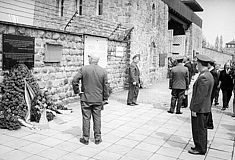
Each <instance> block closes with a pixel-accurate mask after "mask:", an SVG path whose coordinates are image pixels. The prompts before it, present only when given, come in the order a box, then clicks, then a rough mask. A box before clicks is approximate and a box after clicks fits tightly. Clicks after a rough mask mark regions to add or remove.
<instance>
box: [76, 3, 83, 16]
mask: <svg viewBox="0 0 235 160" xmlns="http://www.w3.org/2000/svg"><path fill="white" fill-rule="evenodd" d="M78 1H79V3H78ZM75 10H76V11H77V12H78V15H82V0H75Z"/></svg>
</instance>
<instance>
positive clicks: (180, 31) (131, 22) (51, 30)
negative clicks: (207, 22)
mask: <svg viewBox="0 0 235 160" xmlns="http://www.w3.org/2000/svg"><path fill="white" fill-rule="evenodd" d="M11 1H12V2H13V1H15V0H11ZM11 1H10V2H11ZM30 1H32V0H30ZM1 3H3V2H1ZM25 3H27V1H25ZM28 5H29V4H28ZM33 7H34V8H33V14H32V13H31V12H30V13H31V14H30V16H32V17H33V25H32V24H30V26H31V27H30V26H20V27H18V26H19V25H18V24H14V25H12V24H11V23H3V22H2V23H3V24H2V25H1V28H4V27H5V29H1V34H15V35H24V36H30V37H35V62H34V68H33V72H34V75H35V76H36V77H37V78H38V82H39V84H40V86H41V88H42V89H46V90H49V91H50V92H51V93H53V94H52V95H53V96H54V97H53V98H54V99H55V100H59V101H64V100H66V99H70V97H74V95H73V93H72V91H71V78H72V77H73V76H74V74H76V71H77V70H78V68H79V67H81V66H82V65H84V64H87V62H86V61H87V55H88V54H89V53H90V52H95V53H96V54H99V55H100V56H101V62H100V65H101V66H103V67H104V68H106V69H107V71H108V77H109V82H110V86H111V88H112V89H113V90H114V91H116V90H121V89H123V88H125V86H126V84H127V83H126V76H127V75H126V73H125V70H126V68H127V67H128V65H129V63H130V61H131V58H132V57H133V55H135V54H140V59H141V61H140V64H139V68H140V70H141V79H142V81H143V83H144V86H148V85H151V84H153V83H156V82H157V81H158V80H163V79H166V77H167V76H166V75H167V67H168V65H167V62H168V58H169V57H174V56H177V55H187V56H190V57H191V58H193V57H194V56H195V55H196V53H200V52H201V51H202V43H201V42H202V30H201V26H202V20H201V19H200V18H199V17H198V16H197V15H196V14H195V13H194V12H197V11H202V8H201V7H200V5H199V4H197V3H196V1H190V0H186V1H180V0H40V1H39V0H34V4H33ZM31 11H32V10H31ZM16 16H18V17H20V14H17V15H16ZM32 17H30V18H31V19H32ZM11 29H12V31H11ZM1 53H2V54H3V51H2V50H1ZM0 60H1V59H0Z"/></svg>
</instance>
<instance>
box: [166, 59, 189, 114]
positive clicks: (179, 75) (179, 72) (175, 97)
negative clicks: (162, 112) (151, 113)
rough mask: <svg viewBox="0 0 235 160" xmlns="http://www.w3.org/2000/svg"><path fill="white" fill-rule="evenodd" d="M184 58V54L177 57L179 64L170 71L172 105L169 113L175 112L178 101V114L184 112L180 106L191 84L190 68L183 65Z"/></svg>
mask: <svg viewBox="0 0 235 160" xmlns="http://www.w3.org/2000/svg"><path fill="white" fill-rule="evenodd" d="M183 58H184V57H182V56H179V57H176V61H177V65H176V66H175V67H173V68H172V70H171V72H170V81H169V88H170V89H171V90H172V91H171V106H170V110H168V111H167V112H168V113H174V110H175V105H176V102H177V107H176V114H182V112H181V111H180V108H181V106H182V101H183V98H184V92H185V90H186V89H188V86H189V72H188V68H187V67H185V66H184V65H183V63H182V62H183Z"/></svg>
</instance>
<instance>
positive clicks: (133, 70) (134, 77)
mask: <svg viewBox="0 0 235 160" xmlns="http://www.w3.org/2000/svg"><path fill="white" fill-rule="evenodd" d="M129 69H130V71H129V82H130V83H131V84H132V83H133V82H136V83H137V84H139V83H140V70H139V67H138V66H137V64H136V63H135V62H132V63H131V65H130V68H129Z"/></svg>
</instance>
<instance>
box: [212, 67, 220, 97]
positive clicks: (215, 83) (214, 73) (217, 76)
mask: <svg viewBox="0 0 235 160" xmlns="http://www.w3.org/2000/svg"><path fill="white" fill-rule="evenodd" d="M210 73H211V74H212V76H213V78H214V86H213V89H212V93H211V96H212V97H215V95H216V90H217V86H218V84H219V75H218V72H217V71H216V70H215V68H213V69H212V70H211V71H210Z"/></svg>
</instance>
